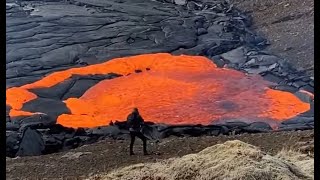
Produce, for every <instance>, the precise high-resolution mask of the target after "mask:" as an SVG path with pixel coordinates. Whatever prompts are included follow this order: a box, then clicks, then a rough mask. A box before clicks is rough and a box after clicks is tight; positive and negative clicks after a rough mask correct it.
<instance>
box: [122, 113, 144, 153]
mask: <svg viewBox="0 0 320 180" xmlns="http://www.w3.org/2000/svg"><path fill="white" fill-rule="evenodd" d="M127 124H128V127H129V132H130V137H131V142H130V155H134V153H133V144H134V141H135V139H136V137H138V138H140V139H141V140H142V142H143V154H144V155H147V154H148V153H147V138H146V137H145V136H144V135H143V133H142V126H143V125H144V120H143V118H142V117H141V116H140V114H139V111H138V109H137V108H133V111H132V113H131V114H129V115H128V117H127Z"/></svg>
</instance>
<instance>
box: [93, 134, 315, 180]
mask: <svg viewBox="0 0 320 180" xmlns="http://www.w3.org/2000/svg"><path fill="white" fill-rule="evenodd" d="M313 174H314V159H313V158H311V157H308V156H307V155H304V154H301V153H298V152H292V151H282V152H280V153H279V154H278V155H275V156H271V155H269V154H267V153H265V152H263V151H261V150H260V149H259V148H257V147H255V146H253V145H250V144H247V143H244V142H242V141H239V140H234V141H227V142H225V143H223V144H217V145H214V146H211V147H208V148H206V149H204V150H202V151H200V152H199V153H196V154H189V155H185V156H183V157H181V158H172V159H169V160H164V161H161V162H158V163H141V164H136V165H131V166H128V167H124V168H121V169H116V170H113V171H111V172H109V173H108V174H106V175H97V176H94V177H91V178H90V179H103V180H109V179H110V180H111V179H115V180H116V179H137V180H139V179H141V180H142V179H164V180H167V179H178V180H180V179H181V180H182V179H192V180H193V179H194V180H196V179H230V180H236V179H248V180H251V179H252V180H254V179H261V180H267V179H276V180H277V179H279V180H280V179H313Z"/></svg>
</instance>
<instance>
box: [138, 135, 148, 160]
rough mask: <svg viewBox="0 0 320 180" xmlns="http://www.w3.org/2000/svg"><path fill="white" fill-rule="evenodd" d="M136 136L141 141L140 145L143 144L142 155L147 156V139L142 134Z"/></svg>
mask: <svg viewBox="0 0 320 180" xmlns="http://www.w3.org/2000/svg"><path fill="white" fill-rule="evenodd" d="M137 136H138V137H139V138H140V139H141V140H142V143H143V154H144V155H148V152H147V138H146V137H145V136H144V135H143V134H142V133H139V134H138V135H137Z"/></svg>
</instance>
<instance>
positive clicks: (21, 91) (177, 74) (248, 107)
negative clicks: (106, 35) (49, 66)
mask: <svg viewBox="0 0 320 180" xmlns="http://www.w3.org/2000/svg"><path fill="white" fill-rule="evenodd" d="M136 70H140V71H142V72H140V73H135V71H136ZM107 73H116V74H121V75H124V76H121V77H118V78H115V79H111V80H103V81H100V82H99V83H98V84H96V85H94V86H93V87H91V88H90V89H88V90H87V91H86V92H85V93H84V94H83V95H82V96H81V97H80V98H69V99H67V100H65V101H64V103H65V104H66V106H67V107H68V108H69V109H70V112H71V113H70V114H61V115H60V116H59V117H58V119H57V123H60V124H62V125H64V126H68V127H95V126H101V125H107V124H109V123H110V121H114V120H119V121H121V120H124V119H125V118H126V116H127V114H128V113H129V112H130V110H131V108H132V107H138V108H139V109H140V111H141V114H142V115H143V117H145V119H146V120H151V121H153V122H156V123H166V124H210V123H212V122H213V121H215V120H221V119H230V118H242V119H243V118H246V119H249V120H252V121H254V120H257V119H271V120H275V121H282V120H285V119H288V118H291V117H294V116H296V115H298V114H300V113H302V112H305V111H307V110H309V108H310V106H309V104H308V103H304V102H302V101H300V100H299V99H298V98H297V97H296V96H294V95H293V94H291V93H288V92H282V91H277V90H272V89H270V88H268V85H269V82H267V81H265V80H263V79H262V78H261V77H260V76H246V75H245V74H243V73H241V72H238V71H235V70H230V69H224V68H217V66H216V65H215V64H214V63H212V61H210V60H208V59H207V58H205V57H200V56H185V55H182V56H172V55H170V54H165V53H161V54H147V55H139V56H133V57H126V58H118V59H114V60H111V61H108V62H105V63H102V64H97V65H91V66H87V67H82V68H73V69H69V70H66V71H61V72H55V73H52V74H51V75H49V76H47V77H44V78H43V79H41V80H39V81H37V82H34V83H32V84H27V85H24V86H21V87H14V88H10V89H7V91H6V94H7V104H8V105H10V106H11V107H12V109H11V111H10V116H20V115H30V114H32V113H34V112H32V113H30V112H25V111H22V110H21V108H22V107H23V105H24V104H25V103H26V102H29V101H31V100H33V99H36V98H37V96H36V95H35V94H33V93H31V92H30V91H29V90H31V89H37V88H43V87H52V86H54V85H56V84H58V83H61V82H63V81H65V80H67V79H68V78H70V77H71V76H72V75H74V74H79V75H89V74H107ZM128 74H130V75H128Z"/></svg>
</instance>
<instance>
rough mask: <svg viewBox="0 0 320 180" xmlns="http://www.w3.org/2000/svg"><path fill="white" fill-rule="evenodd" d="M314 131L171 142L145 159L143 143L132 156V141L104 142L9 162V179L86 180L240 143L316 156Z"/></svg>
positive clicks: (155, 147)
mask: <svg viewBox="0 0 320 180" xmlns="http://www.w3.org/2000/svg"><path fill="white" fill-rule="evenodd" d="M313 136H314V131H313V130H307V131H298V132H278V133H266V134H263V133H262V134H243V135H238V136H218V137H210V136H203V137H186V138H177V137H172V138H167V139H164V140H161V141H160V142H159V143H154V142H149V143H148V145H149V147H148V149H149V151H150V153H151V155H149V156H143V155H142V152H141V150H142V149H141V148H142V143H141V142H140V141H139V140H137V143H136V146H135V152H136V154H137V155H135V156H129V155H128V148H129V147H128V146H129V141H127V140H123V141H119V140H117V141H113V140H103V141H100V142H98V143H95V144H92V145H86V146H82V147H80V148H77V149H74V150H71V151H68V152H61V153H56V154H49V155H43V156H36V157H23V158H14V159H11V158H7V167H6V174H7V179H16V178H17V179H19V178H28V179H29V178H50V179H51V178H53V179H58V178H69V179H77V178H80V179H82V178H85V177H87V176H90V175H94V174H99V173H103V172H107V171H110V170H113V169H115V168H119V167H124V166H127V165H130V164H136V163H141V162H157V161H159V160H161V159H167V158H170V157H180V156H183V155H186V154H190V153H196V152H199V151H201V150H203V149H204V148H206V147H209V146H212V145H214V144H218V143H223V142H225V141H228V140H234V139H238V140H241V141H243V142H246V143H249V144H252V145H255V146H257V147H259V148H261V150H263V151H265V152H268V153H270V154H272V155H274V154H276V153H278V152H279V151H281V150H282V149H283V148H285V149H295V150H297V149H299V148H300V149H301V150H302V152H304V153H306V154H308V153H309V154H310V155H311V156H312V154H313Z"/></svg>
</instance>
